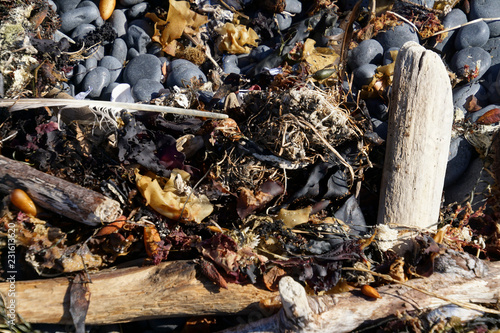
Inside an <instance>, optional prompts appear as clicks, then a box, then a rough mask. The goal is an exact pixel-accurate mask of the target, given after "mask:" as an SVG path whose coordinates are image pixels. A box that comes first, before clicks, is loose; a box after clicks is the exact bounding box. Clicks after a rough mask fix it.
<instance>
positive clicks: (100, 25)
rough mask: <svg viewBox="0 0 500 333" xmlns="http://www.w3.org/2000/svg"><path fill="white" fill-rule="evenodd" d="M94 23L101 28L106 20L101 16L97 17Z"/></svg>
mask: <svg viewBox="0 0 500 333" xmlns="http://www.w3.org/2000/svg"><path fill="white" fill-rule="evenodd" d="M92 24H93V25H95V26H96V27H98V28H100V27H102V26H103V25H104V20H103V19H102V17H101V16H99V17H98V18H96V19H95V21H94V22H92Z"/></svg>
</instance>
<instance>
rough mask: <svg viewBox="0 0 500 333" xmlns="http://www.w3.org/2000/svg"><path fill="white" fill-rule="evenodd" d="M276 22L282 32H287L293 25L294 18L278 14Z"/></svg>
mask: <svg viewBox="0 0 500 333" xmlns="http://www.w3.org/2000/svg"><path fill="white" fill-rule="evenodd" d="M276 21H278V28H279V29H280V30H286V29H288V28H290V26H291V25H292V17H291V16H290V15H288V14H276Z"/></svg>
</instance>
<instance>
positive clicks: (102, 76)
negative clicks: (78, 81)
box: [82, 66, 110, 98]
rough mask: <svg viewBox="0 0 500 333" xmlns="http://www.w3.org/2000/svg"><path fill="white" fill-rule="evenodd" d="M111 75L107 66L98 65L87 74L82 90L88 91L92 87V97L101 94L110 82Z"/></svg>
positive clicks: (90, 95)
mask: <svg viewBox="0 0 500 333" xmlns="http://www.w3.org/2000/svg"><path fill="white" fill-rule="evenodd" d="M109 79H110V75H109V71H108V69H107V68H104V67H100V66H98V67H96V68H94V69H93V70H91V71H90V72H88V73H87V75H85V78H84V79H83V82H82V90H83V91H86V90H88V89H89V88H92V91H91V92H90V94H89V95H88V96H89V97H92V98H97V97H99V96H101V92H102V90H103V89H104V87H106V86H107V85H108V84H109V83H110V82H109Z"/></svg>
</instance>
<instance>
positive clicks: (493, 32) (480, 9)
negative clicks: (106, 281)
mask: <svg viewBox="0 0 500 333" xmlns="http://www.w3.org/2000/svg"><path fill="white" fill-rule="evenodd" d="M494 17H500V1H498V0H474V1H470V13H469V18H470V19H471V20H474V19H478V18H494ZM488 27H489V28H490V37H498V36H500V21H492V22H489V23H488Z"/></svg>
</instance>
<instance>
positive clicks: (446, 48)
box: [434, 8, 467, 53]
mask: <svg viewBox="0 0 500 333" xmlns="http://www.w3.org/2000/svg"><path fill="white" fill-rule="evenodd" d="M464 23H467V15H465V13H464V12H463V11H462V10H460V9H458V8H454V9H452V10H451V11H450V12H449V13H448V14H447V15H446V16H445V17H444V19H443V27H444V28H445V29H447V28H453V27H457V26H459V25H462V24H464ZM455 35H456V30H452V31H448V34H447V36H446V37H445V38H444V39H443V41H442V42H440V43H437V44H436V45H435V46H434V49H435V50H437V51H441V52H444V53H449V52H451V51H452V50H453V49H454V44H455ZM434 40H435V39H434Z"/></svg>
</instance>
